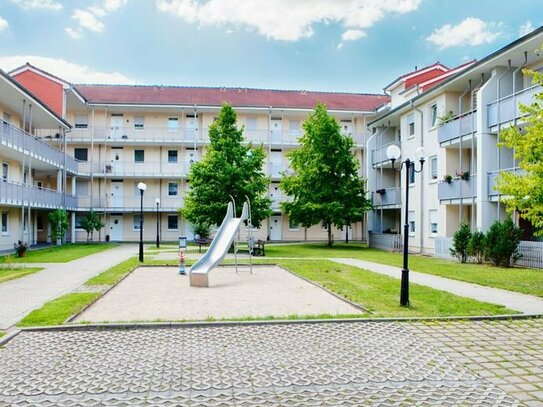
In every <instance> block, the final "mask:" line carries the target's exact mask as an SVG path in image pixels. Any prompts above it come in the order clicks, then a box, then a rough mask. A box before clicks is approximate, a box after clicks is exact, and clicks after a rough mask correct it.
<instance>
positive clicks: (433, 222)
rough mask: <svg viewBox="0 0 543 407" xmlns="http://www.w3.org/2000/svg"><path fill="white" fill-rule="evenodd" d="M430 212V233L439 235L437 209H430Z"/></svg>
mask: <svg viewBox="0 0 543 407" xmlns="http://www.w3.org/2000/svg"><path fill="white" fill-rule="evenodd" d="M428 214H429V215H430V233H431V234H432V235H437V209H430V210H429V211H428Z"/></svg>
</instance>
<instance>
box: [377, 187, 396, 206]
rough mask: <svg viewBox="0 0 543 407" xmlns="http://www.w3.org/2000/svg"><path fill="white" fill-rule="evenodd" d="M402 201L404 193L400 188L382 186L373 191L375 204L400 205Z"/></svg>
mask: <svg viewBox="0 0 543 407" xmlns="http://www.w3.org/2000/svg"><path fill="white" fill-rule="evenodd" d="M401 203H402V194H401V190H400V188H396V187H392V188H382V189H378V190H376V191H375V192H374V193H373V205H374V206H390V205H400V204H401Z"/></svg>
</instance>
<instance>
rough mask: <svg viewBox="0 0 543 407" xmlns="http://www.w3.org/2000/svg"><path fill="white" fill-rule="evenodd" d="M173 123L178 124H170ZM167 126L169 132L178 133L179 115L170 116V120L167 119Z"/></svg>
mask: <svg viewBox="0 0 543 407" xmlns="http://www.w3.org/2000/svg"><path fill="white" fill-rule="evenodd" d="M173 123H176V125H175V126H172V125H170V124H173ZM166 126H167V128H168V132H170V133H177V132H178V131H179V116H169V117H168V120H167V121H166Z"/></svg>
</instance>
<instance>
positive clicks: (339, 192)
mask: <svg viewBox="0 0 543 407" xmlns="http://www.w3.org/2000/svg"><path fill="white" fill-rule="evenodd" d="M303 128H304V135H303V136H302V137H301V138H300V143H301V147H300V148H299V149H297V150H293V151H291V152H290V153H289V158H290V163H291V167H292V169H293V171H294V174H289V175H285V176H284V177H283V179H282V180H281V184H280V187H281V189H282V190H284V191H285V192H286V193H287V195H289V196H290V197H292V199H293V200H292V202H283V203H282V204H281V205H282V208H283V210H284V211H285V213H287V214H288V216H289V218H290V219H292V220H293V221H294V222H297V223H300V224H302V225H303V226H304V227H310V226H312V225H316V224H323V225H324V226H325V227H326V229H327V231H328V245H329V246H331V245H332V242H333V239H332V225H335V226H337V227H339V228H342V227H344V226H348V225H351V224H353V223H355V222H358V221H360V220H362V219H363V217H364V213H366V212H367V211H368V210H370V209H371V204H370V202H369V200H368V199H367V198H366V191H365V181H364V180H363V179H361V178H360V177H359V176H358V168H359V163H358V161H357V160H356V157H355V156H354V154H353V151H352V150H353V145H354V143H353V140H352V138H351V137H349V136H346V135H343V134H342V133H341V129H340V126H339V124H338V122H337V121H336V119H335V118H334V117H333V116H331V115H329V114H328V111H327V110H326V106H325V105H323V104H321V103H318V104H317V106H316V108H315V111H314V112H313V113H312V114H311V115H310V116H309V118H308V119H307V120H306V121H305V122H304V124H303Z"/></svg>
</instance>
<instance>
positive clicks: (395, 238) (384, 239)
mask: <svg viewBox="0 0 543 407" xmlns="http://www.w3.org/2000/svg"><path fill="white" fill-rule="evenodd" d="M369 246H370V247H375V248H376V249H381V250H387V251H392V252H399V251H401V250H402V247H403V245H402V235H395V234H391V233H370V238H369Z"/></svg>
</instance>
